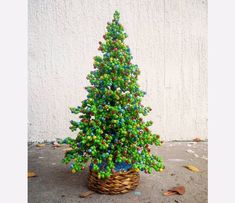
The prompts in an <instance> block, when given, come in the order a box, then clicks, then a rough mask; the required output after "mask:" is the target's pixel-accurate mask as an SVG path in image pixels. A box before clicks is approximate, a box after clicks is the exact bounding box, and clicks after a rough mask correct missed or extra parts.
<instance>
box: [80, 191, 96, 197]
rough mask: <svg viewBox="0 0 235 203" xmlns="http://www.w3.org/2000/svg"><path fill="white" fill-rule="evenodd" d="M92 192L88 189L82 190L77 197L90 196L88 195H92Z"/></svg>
mask: <svg viewBox="0 0 235 203" xmlns="http://www.w3.org/2000/svg"><path fill="white" fill-rule="evenodd" d="M94 193H95V192H94V191H91V190H88V191H86V192H82V193H81V194H80V195H79V197H82V198H85V197H88V196H90V195H92V194H94Z"/></svg>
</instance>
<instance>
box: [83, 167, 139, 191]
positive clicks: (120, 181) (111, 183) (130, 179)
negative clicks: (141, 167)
mask: <svg viewBox="0 0 235 203" xmlns="http://www.w3.org/2000/svg"><path fill="white" fill-rule="evenodd" d="M139 180H140V175H139V173H138V172H136V171H135V170H134V169H130V170H128V171H124V172H115V173H113V174H112V175H111V176H110V178H108V179H105V180H102V179H99V178H98V175H97V173H95V172H93V171H91V170H90V172H89V176H88V188H89V189H90V190H93V191H95V192H98V193H102V194H110V195H114V194H120V193H127V192H129V191H130V190H134V189H135V188H136V187H137V186H138V185H139Z"/></svg>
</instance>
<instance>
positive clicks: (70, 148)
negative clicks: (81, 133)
mask: <svg viewBox="0 0 235 203" xmlns="http://www.w3.org/2000/svg"><path fill="white" fill-rule="evenodd" d="M72 149H73V148H72V147H69V148H66V149H64V151H65V152H69V151H71V150H72Z"/></svg>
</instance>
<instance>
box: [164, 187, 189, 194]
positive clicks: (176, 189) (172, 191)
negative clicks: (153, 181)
mask: <svg viewBox="0 0 235 203" xmlns="http://www.w3.org/2000/svg"><path fill="white" fill-rule="evenodd" d="M184 193H185V187H184V186H177V187H173V188H171V189H170V190H167V191H166V192H164V193H163V195H165V196H171V195H183V194H184Z"/></svg>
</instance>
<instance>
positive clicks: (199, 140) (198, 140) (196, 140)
mask: <svg viewBox="0 0 235 203" xmlns="http://www.w3.org/2000/svg"><path fill="white" fill-rule="evenodd" d="M193 141H194V142H201V141H202V140H201V139H200V138H198V137H197V138H195V139H193Z"/></svg>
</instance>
